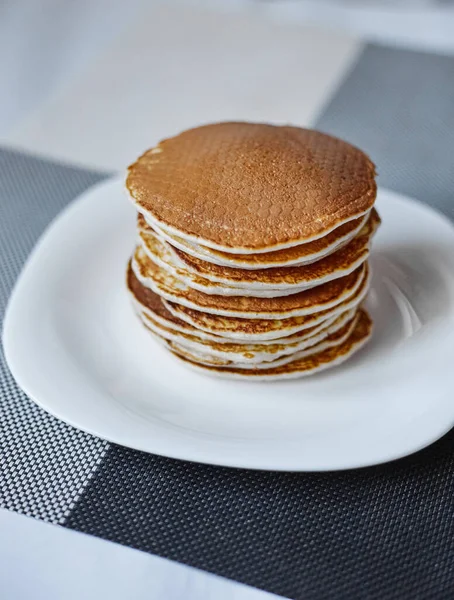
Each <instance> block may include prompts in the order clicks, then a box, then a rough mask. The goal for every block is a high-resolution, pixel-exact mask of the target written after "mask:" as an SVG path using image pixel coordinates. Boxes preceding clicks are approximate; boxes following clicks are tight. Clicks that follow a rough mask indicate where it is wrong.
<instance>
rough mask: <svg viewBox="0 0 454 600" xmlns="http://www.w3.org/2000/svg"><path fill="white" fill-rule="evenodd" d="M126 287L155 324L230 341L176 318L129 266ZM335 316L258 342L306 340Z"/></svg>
mask: <svg viewBox="0 0 454 600" xmlns="http://www.w3.org/2000/svg"><path fill="white" fill-rule="evenodd" d="M127 287H128V290H129V292H130V294H131V297H132V301H133V304H134V307H135V310H136V312H137V314H138V315H139V316H140V317H141V318H142V320H143V315H146V316H147V317H148V318H149V319H150V320H151V321H153V322H154V323H155V324H156V325H158V326H162V327H164V328H166V329H169V330H171V331H174V332H182V333H185V334H188V335H191V336H193V337H196V338H197V339H199V340H211V341H213V342H216V343H218V344H220V343H232V340H231V339H230V338H225V337H223V336H220V335H215V334H211V333H208V332H206V331H202V330H200V329H196V328H195V327H194V326H192V325H190V324H189V323H186V322H185V321H182V320H181V319H178V318H177V317H175V316H174V315H172V313H171V312H170V311H169V310H168V309H167V308H166V307H165V306H164V303H163V301H162V299H161V297H160V296H158V295H157V294H155V293H154V292H153V291H152V290H150V289H149V288H146V287H144V286H143V285H142V284H141V283H140V282H139V281H138V279H137V278H136V277H135V275H134V273H133V271H132V269H131V266H130V265H129V266H128V271H127ZM336 318H337V317H336V316H334V317H330V318H329V319H326V320H324V321H322V322H321V323H319V324H318V325H316V326H314V327H309V328H307V329H304V330H303V331H301V332H298V333H295V334H293V335H290V336H285V337H282V338H277V339H273V340H263V341H261V342H260V345H262V346H263V345H266V344H277V343H279V344H293V343H295V342H301V341H304V340H306V339H307V338H309V337H311V336H313V335H315V334H317V333H318V332H319V331H321V330H323V329H325V328H326V327H329V326H331V325H332V324H333V323H334V321H335V320H336ZM237 342H238V343H240V342H244V343H248V340H241V338H239V339H238V340H237Z"/></svg>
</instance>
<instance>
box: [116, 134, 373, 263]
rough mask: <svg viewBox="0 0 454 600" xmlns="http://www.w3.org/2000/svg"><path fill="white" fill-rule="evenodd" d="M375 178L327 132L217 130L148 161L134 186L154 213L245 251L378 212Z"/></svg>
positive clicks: (168, 143) (360, 156)
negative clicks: (370, 211)
mask: <svg viewBox="0 0 454 600" xmlns="http://www.w3.org/2000/svg"><path fill="white" fill-rule="evenodd" d="M374 178H375V169H374V165H373V163H372V162H371V161H370V159H369V158H368V157H367V156H366V154H364V153H363V152H362V151H361V150H359V149H358V148H355V147H354V146H351V145H350V144H348V143H346V142H344V141H342V140H340V139H337V138H334V137H332V136H329V135H326V134H324V133H320V132H318V131H313V130H309V129H301V128H298V127H288V126H285V127H283V126H273V125H266V124H259V123H217V124H213V125H206V126H204V127H198V128H195V129H190V130H188V131H185V132H183V133H181V134H180V135H178V136H176V137H173V138H170V139H167V140H164V141H163V142H161V143H160V144H159V145H158V146H157V147H156V148H154V149H151V150H148V151H147V152H145V154H143V155H142V156H141V157H140V158H139V159H138V160H137V161H136V162H135V163H134V164H132V165H131V166H130V167H129V172H128V176H127V181H126V186H127V188H128V190H129V193H130V194H131V196H132V198H133V199H134V202H135V203H136V205H137V206H138V208H139V209H140V210H141V211H143V212H144V213H145V214H147V213H148V214H149V215H151V217H154V218H155V219H156V220H158V221H159V222H160V223H163V224H164V225H167V226H170V227H173V228H174V229H176V230H177V231H179V232H181V233H182V234H183V236H184V234H186V235H190V236H195V237H197V238H198V239H199V240H200V242H201V243H203V241H204V240H205V241H206V242H211V243H213V244H215V245H219V246H221V247H223V248H225V249H227V251H229V249H230V248H231V249H232V252H235V249H236V248H243V249H249V250H251V251H254V250H260V249H265V248H269V249H272V248H273V246H276V245H277V246H279V245H282V244H290V243H297V242H304V241H309V240H311V239H313V238H315V237H320V236H322V235H323V234H324V233H327V232H328V231H330V230H332V229H334V228H335V227H337V226H339V225H341V224H342V223H343V222H345V221H348V220H350V219H353V218H355V217H357V216H359V215H360V214H363V213H364V212H366V211H367V210H369V209H370V208H371V207H372V205H373V203H374V200H375V196H376V184H375V179H374ZM208 245H209V244H208Z"/></svg>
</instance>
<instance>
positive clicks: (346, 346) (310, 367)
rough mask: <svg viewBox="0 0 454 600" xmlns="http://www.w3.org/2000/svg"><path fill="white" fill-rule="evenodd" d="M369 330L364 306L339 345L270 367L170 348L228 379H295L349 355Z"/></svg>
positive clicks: (189, 363)
mask: <svg viewBox="0 0 454 600" xmlns="http://www.w3.org/2000/svg"><path fill="white" fill-rule="evenodd" d="M371 334H372V321H371V319H370V317H369V315H368V314H367V312H366V311H365V310H363V309H361V310H360V311H359V314H358V321H357V323H356V326H355V328H354V329H353V332H352V333H351V335H350V336H349V337H348V338H347V339H346V340H345V341H344V342H343V343H341V344H340V345H337V346H334V347H331V348H328V349H325V350H322V351H321V352H318V353H316V354H311V355H310V356H305V357H304V358H299V359H296V360H294V361H292V362H289V363H287V364H285V365H281V366H278V367H274V368H270V369H249V370H244V369H239V368H235V367H223V366H207V365H202V364H200V363H197V362H194V361H192V360H190V359H189V358H187V357H184V356H181V354H178V353H177V352H175V351H174V350H173V354H174V355H175V356H176V357H177V358H179V359H180V360H182V361H183V362H184V363H185V364H186V365H187V366H189V367H192V368H194V369H196V370H199V371H200V372H202V373H206V374H209V375H214V376H218V377H225V378H228V379H244V380H250V381H260V380H271V381H272V380H276V381H277V380H280V379H295V378H298V377H304V376H307V375H312V374H314V373H317V372H319V371H322V370H324V369H327V368H330V367H335V366H337V365H339V364H341V363H343V362H344V361H345V360H347V359H348V358H350V357H351V356H352V355H353V354H354V353H355V352H357V351H358V350H359V349H360V348H362V347H363V346H364V344H365V343H366V342H367V341H368V339H369V338H370V336H371Z"/></svg>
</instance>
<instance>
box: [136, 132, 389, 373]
mask: <svg viewBox="0 0 454 600" xmlns="http://www.w3.org/2000/svg"><path fill="white" fill-rule="evenodd" d="M126 187H127V190H128V194H129V196H130V198H131V200H132V201H133V203H134V204H135V206H136V208H137V210H138V218H137V232H138V243H137V246H136V248H135V251H134V254H133V256H132V258H131V260H130V262H129V265H128V271H127V285H128V289H129V291H130V293H131V295H132V299H133V304H134V307H135V309H136V311H137V314H138V315H139V317H140V319H141V320H142V323H143V324H144V325H145V327H146V328H147V329H148V330H149V332H150V334H151V335H153V336H154V338H155V339H156V340H157V341H158V342H160V343H161V344H162V345H163V346H164V347H166V348H167V349H168V350H169V351H170V352H171V353H172V354H173V355H174V356H175V357H177V358H178V359H180V360H181V361H182V362H183V363H185V364H186V365H187V366H189V367H192V368H194V369H198V370H201V371H202V372H205V373H208V374H210V375H217V376H222V377H229V378H243V379H244V378H246V379H250V380H261V379H267V380H274V379H276V380H277V379H290V378H295V377H302V376H305V375H309V374H312V373H316V372H318V371H321V370H323V369H326V368H328V367H332V366H336V365H339V364H340V363H342V362H344V361H345V360H346V359H348V358H349V357H350V356H352V355H353V354H354V353H355V352H356V351H357V350H359V349H360V348H361V347H362V346H363V345H364V344H365V343H366V341H367V340H368V339H369V338H370V335H371V332H372V323H371V319H370V317H369V315H368V314H367V312H366V310H365V309H364V308H363V301H364V299H365V297H366V294H367V292H368V290H369V286H370V269H369V265H368V261H367V259H368V257H369V253H370V246H371V240H372V238H373V235H374V233H375V231H376V230H377V228H378V226H379V224H380V218H379V216H378V213H377V212H376V210H375V208H374V206H373V205H374V202H375V198H376V184H375V168H374V165H373V163H372V162H371V161H370V160H369V158H368V157H367V156H366V155H365V154H364V153H363V152H361V151H360V150H359V149H357V148H355V147H353V146H351V145H350V144H347V143H346V142H343V141H342V140H339V139H337V138H334V137H331V136H328V135H326V134H323V133H320V132H317V131H312V130H307V129H300V128H296V127H283V126H280V127H278V126H271V125H265V124H250V123H219V124H214V125H207V126H204V127H199V128H196V129H192V130H188V131H186V132H183V133H182V134H180V135H179V136H176V137H174V138H170V139H168V140H164V141H163V142H161V143H160V144H159V145H158V146H157V147H156V148H153V149H151V150H148V151H147V152H145V154H143V155H142V156H141V157H140V158H139V159H138V160H137V161H136V162H135V163H134V164H132V165H131V166H130V167H129V170H128V175H127V180H126Z"/></svg>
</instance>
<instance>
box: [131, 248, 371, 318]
mask: <svg viewBox="0 0 454 600" xmlns="http://www.w3.org/2000/svg"><path fill="white" fill-rule="evenodd" d="M131 265H132V270H133V271H134V274H135V276H136V278H137V279H138V280H139V281H140V283H141V284H142V285H143V286H144V287H147V288H149V289H151V290H152V291H154V292H155V293H156V294H159V295H160V296H162V297H163V298H165V299H166V300H169V301H171V302H174V303H177V304H181V305H183V306H186V307H187V308H192V309H195V310H199V311H203V312H206V313H209V314H216V315H222V316H226V317H239V318H245V319H246V318H251V319H279V318H289V317H296V316H302V315H308V314H312V313H315V312H319V311H322V310H326V309H328V308H332V307H335V306H337V305H339V304H341V303H342V302H344V301H345V300H347V299H348V298H350V297H351V296H352V295H353V294H355V293H356V291H357V290H358V289H359V287H360V285H361V284H362V283H363V281H364V279H365V278H366V276H367V266H366V265H362V266H360V267H359V268H358V269H356V270H355V271H354V272H353V273H351V274H350V275H347V276H346V277H342V278H338V279H335V280H332V281H330V282H328V283H325V284H323V285H320V286H318V287H316V288H312V289H309V290H305V291H302V292H299V293H297V294H292V295H289V296H284V297H281V298H255V297H246V296H221V295H209V294H205V293H203V292H199V291H198V290H194V289H193V288H191V287H189V286H187V285H186V284H185V283H184V282H182V281H181V280H179V279H177V278H176V277H173V276H172V275H170V274H169V273H168V272H167V271H165V270H163V269H161V268H159V267H158V266H157V265H156V264H155V263H153V262H152V261H151V260H150V259H149V257H148V255H146V254H145V251H144V250H143V248H142V247H141V246H139V247H138V248H136V251H135V253H134V256H133V258H132V262H131Z"/></svg>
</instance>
